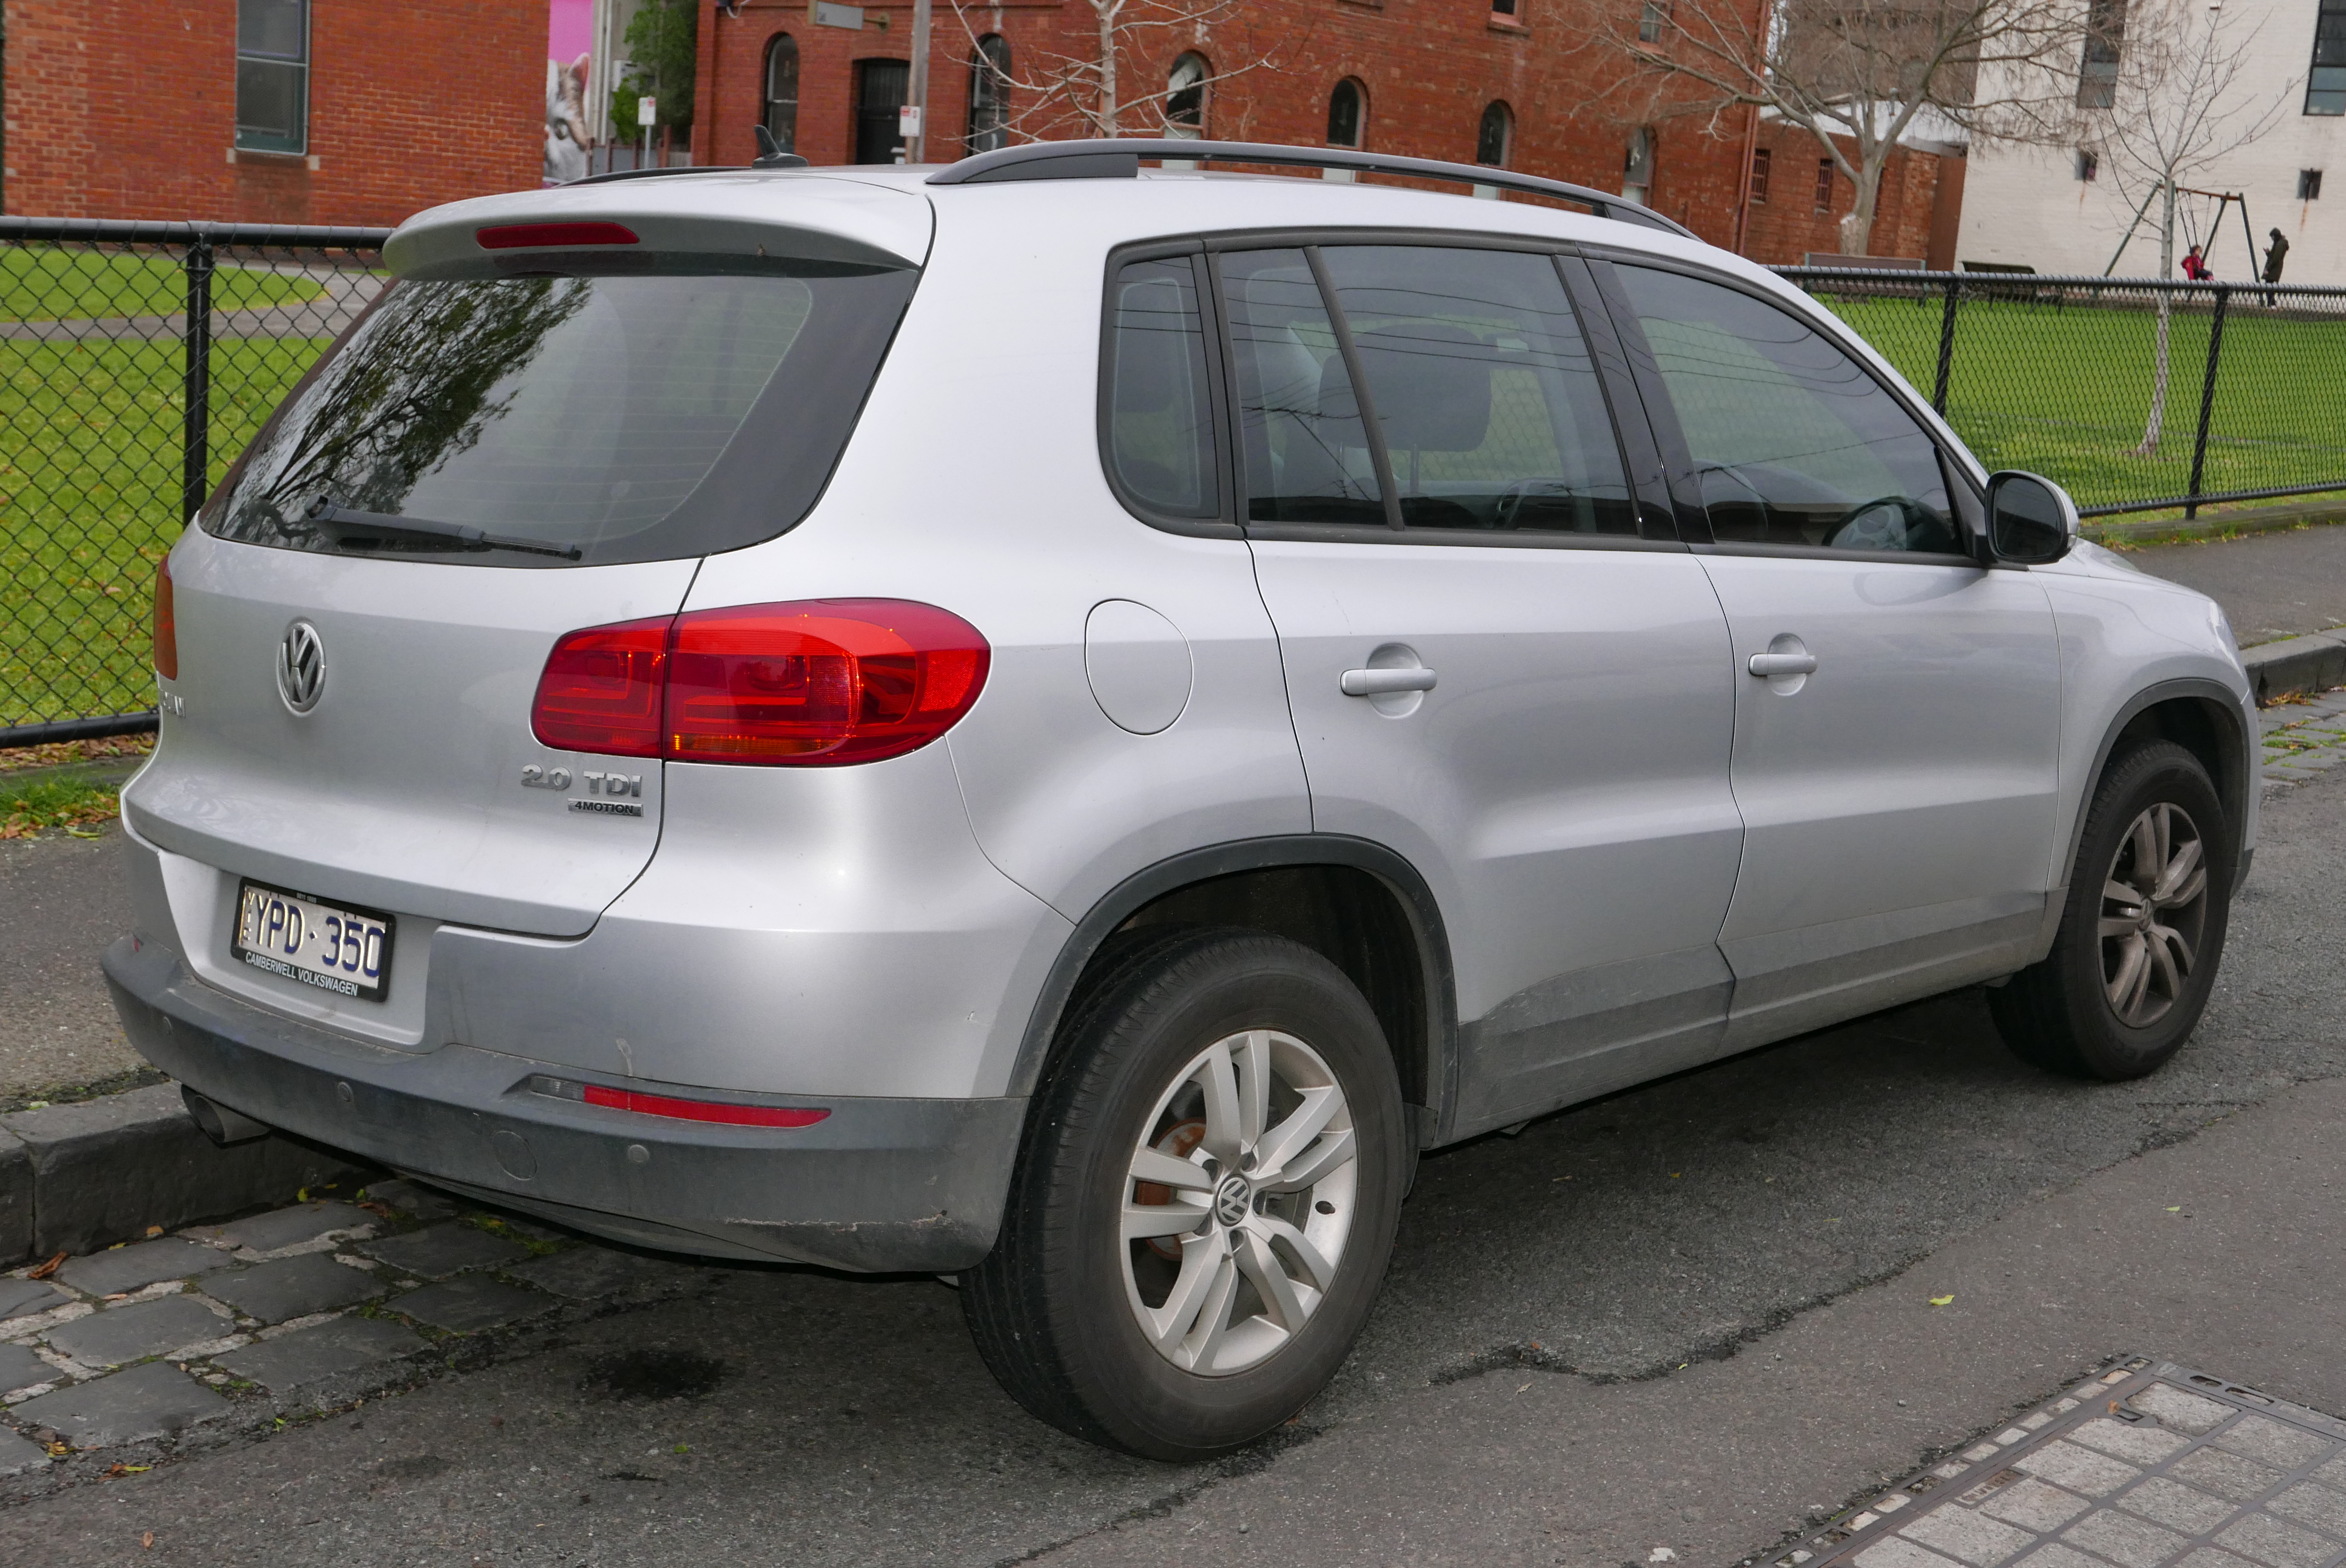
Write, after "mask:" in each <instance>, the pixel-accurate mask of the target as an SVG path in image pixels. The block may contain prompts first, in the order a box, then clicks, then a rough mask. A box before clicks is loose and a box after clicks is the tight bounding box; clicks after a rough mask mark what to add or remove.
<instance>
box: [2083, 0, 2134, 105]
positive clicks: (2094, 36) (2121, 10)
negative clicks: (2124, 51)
mask: <svg viewBox="0 0 2346 1568" xmlns="http://www.w3.org/2000/svg"><path fill="white" fill-rule="evenodd" d="M2126 12H2127V0H2087V4H2086V53H2085V57H2084V58H2083V59H2081V60H2079V61H2078V62H2077V107H2079V108H2081V109H2106V108H2108V107H2110V106H2111V105H2113V104H2115V103H2117V101H2118V51H2119V46H2121V45H2123V44H2124V43H2125V42H2126Z"/></svg>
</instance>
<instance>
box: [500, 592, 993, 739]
mask: <svg viewBox="0 0 2346 1568" xmlns="http://www.w3.org/2000/svg"><path fill="white" fill-rule="evenodd" d="M992 659H993V650H992V649H991V648H990V647H987V646H986V641H985V638H984V636H982V635H980V633H979V632H978V629H977V628H976V627H975V626H971V625H970V624H969V623H968V622H967V621H964V620H963V619H962V618H961V617H960V616H956V615H954V614H952V613H951V612H949V611H946V610H941V609H939V608H937V607H936V606H934V605H923V604H915V603H913V601H911V600H909V599H808V600H802V601H800V602H797V603H792V604H779V605H743V606H739V607H737V608H732V609H722V610H695V611H693V612H692V613H691V614H689V615H683V616H673V617H668V618H664V619H660V620H648V621H629V622H627V623H626V624H624V625H621V626H591V627H589V628H587V629H586V630H585V631H578V632H572V633H570V634H569V635H568V636H565V637H563V638H562V639H561V641H559V642H557V643H556V644H555V646H554V652H553V653H552V654H551V655H550V656H549V657H547V659H546V673H545V674H544V675H543V676H541V677H538V683H537V700H536V702H535V705H534V707H533V708H532V709H531V712H530V728H532V729H533V730H534V731H535V733H536V736H537V738H538V739H539V740H540V741H541V742H543V743H544V744H546V745H547V746H550V747H555V748H559V749H562V750H566V751H593V752H601V753H606V754H609V755H614V756H620V757H665V758H669V759H674V760H676V761H679V762H747V763H754V764H758V765H760V766H765V767H817V768H822V767H837V766H841V765H844V764H848V763H854V762H876V761H878V760H880V759H882V758H886V757H898V756H902V755H903V753H905V752H907V751H913V750H917V749H918V748H921V747H923V746H926V745H927V744H928V743H929V742H930V741H932V740H934V739H935V738H937V737H938V736H940V735H943V733H944V732H945V731H946V730H948V729H951V728H953V727H954V725H955V724H956V723H958V722H960V719H961V717H962V715H964V714H965V713H967V712H968V711H969V710H970V708H971V707H972V706H973V705H974V704H975V703H976V701H977V697H978V693H979V692H980V691H982V690H984V687H985V676H986V671H987V669H988V667H989V666H990V664H991V661H992ZM663 713H664V714H665V721H664V722H663Z"/></svg>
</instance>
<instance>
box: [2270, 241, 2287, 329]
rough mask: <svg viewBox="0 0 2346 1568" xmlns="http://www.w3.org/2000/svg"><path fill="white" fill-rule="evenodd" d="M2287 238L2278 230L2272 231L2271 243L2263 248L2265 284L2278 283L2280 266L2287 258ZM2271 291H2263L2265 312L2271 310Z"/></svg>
mask: <svg viewBox="0 0 2346 1568" xmlns="http://www.w3.org/2000/svg"><path fill="white" fill-rule="evenodd" d="M2288 256H2289V239H2288V237H2287V236H2285V235H2283V234H2282V233H2281V231H2280V229H2274V230H2273V231H2272V243H2271V244H2270V245H2268V246H2266V247H2265V281H2266V282H2268V283H2278V282H2280V264H2281V262H2282V261H2283V260H2286V259H2287V258H2288ZM2272 304H2273V296H2272V290H2270V289H2268V290H2265V308H2266V309H2267V310H2270V309H2272Z"/></svg>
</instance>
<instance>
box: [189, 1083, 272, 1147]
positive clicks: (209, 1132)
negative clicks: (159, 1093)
mask: <svg viewBox="0 0 2346 1568" xmlns="http://www.w3.org/2000/svg"><path fill="white" fill-rule="evenodd" d="M179 1098H180V1099H182V1100H184V1101H186V1102H187V1105H188V1115H189V1116H190V1117H191V1118H193V1120H194V1121H195V1124H196V1125H197V1126H199V1127H200V1128H202V1129H203V1134H204V1136H206V1137H208V1138H209V1139H211V1141H212V1142H213V1143H214V1144H216V1145H219V1147H221V1148H226V1147H228V1146H229V1145H230V1144H249V1143H250V1142H252V1140H253V1139H255V1138H265V1137H267V1136H268V1135H270V1131H271V1130H272V1129H271V1128H270V1126H269V1125H268V1124H267V1123H266V1122H256V1121H254V1120H253V1119H252V1118H251V1117H250V1116H248V1115H245V1114H244V1113H243V1112H242V1111H231V1110H230V1109H229V1108H228V1107H227V1106H226V1105H221V1104H220V1103H219V1101H217V1100H211V1099H207V1098H206V1097H205V1096H203V1095H199V1094H197V1093H196V1092H195V1091H194V1090H193V1089H190V1088H189V1087H188V1086H187V1085H186V1084H180V1085H179Z"/></svg>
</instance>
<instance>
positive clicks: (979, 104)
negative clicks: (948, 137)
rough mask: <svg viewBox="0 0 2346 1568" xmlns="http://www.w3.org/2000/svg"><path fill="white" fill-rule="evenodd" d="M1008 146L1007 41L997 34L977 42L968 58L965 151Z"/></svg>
mask: <svg viewBox="0 0 2346 1568" xmlns="http://www.w3.org/2000/svg"><path fill="white" fill-rule="evenodd" d="M1009 145H1010V44H1009V41H1008V40H1007V39H1005V38H1004V37H1003V36H1001V35H1000V34H999V33H988V34H987V35H986V36H984V37H983V38H980V39H979V40H978V41H977V52H976V53H975V54H974V55H972V56H970V57H969V150H970V151H972V152H992V151H994V149H995V148H1005V147H1008V146H1009Z"/></svg>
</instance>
